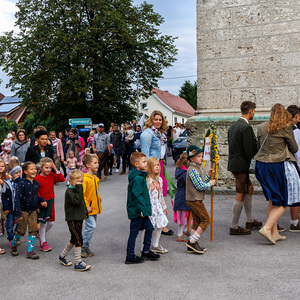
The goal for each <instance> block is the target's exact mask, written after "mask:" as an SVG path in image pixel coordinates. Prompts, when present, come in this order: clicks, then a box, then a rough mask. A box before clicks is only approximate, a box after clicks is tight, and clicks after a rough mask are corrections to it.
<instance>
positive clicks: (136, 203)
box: [0, 130, 215, 271]
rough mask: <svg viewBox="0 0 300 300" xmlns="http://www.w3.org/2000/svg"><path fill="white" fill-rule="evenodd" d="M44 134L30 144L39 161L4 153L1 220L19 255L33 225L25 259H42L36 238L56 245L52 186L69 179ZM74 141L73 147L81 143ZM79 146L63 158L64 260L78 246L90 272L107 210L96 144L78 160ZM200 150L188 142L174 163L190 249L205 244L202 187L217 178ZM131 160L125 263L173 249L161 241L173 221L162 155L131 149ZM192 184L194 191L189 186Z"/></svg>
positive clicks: (181, 222)
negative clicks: (204, 166)
mask: <svg viewBox="0 0 300 300" xmlns="http://www.w3.org/2000/svg"><path fill="white" fill-rule="evenodd" d="M46 135H47V132H45V131H44V130H40V131H37V132H36V142H37V145H36V146H33V147H36V149H37V150H35V148H34V149H31V150H30V151H31V152H30V151H29V152H30V155H31V157H32V158H34V159H33V160H34V161H25V162H24V163H23V164H22V166H21V165H20V163H19V161H18V159H17V158H16V157H11V158H10V160H9V161H8V162H7V163H6V162H5V161H3V160H0V186H1V194H2V195H1V200H2V201H1V202H2V207H1V212H2V217H1V220H4V219H5V227H6V232H7V239H8V241H9V247H10V252H11V254H12V255H13V256H17V255H18V254H19V253H18V246H19V245H20V243H21V238H22V237H23V236H24V235H25V234H26V232H27V231H28V247H27V253H26V257H27V258H29V259H38V258H39V255H38V254H36V253H35V251H34V244H35V240H36V239H37V238H38V241H39V249H40V250H41V251H43V252H49V251H51V250H52V248H51V247H50V246H49V245H48V241H47V238H46V235H47V232H49V230H50V229H51V228H52V227H53V225H54V222H55V192H54V186H55V184H57V183H59V182H64V181H65V177H64V176H63V175H62V174H61V172H60V171H59V170H58V169H57V167H56V165H55V164H54V162H53V159H52V158H50V157H51V153H50V151H49V149H50V148H49V149H48V148H47V147H48V146H47V137H46ZM76 141H77V140H75V141H74V145H73V146H74V147H75V145H77V144H78V145H79V144H80V142H78V143H76ZM70 143H72V142H70ZM74 147H73V148H74ZM73 148H72V147H71V146H70V149H69V150H70V151H69V152H68V158H67V159H66V161H65V165H66V166H67V169H68V172H67V180H68V187H67V190H66V192H65V207H64V208H65V220H66V222H67V226H68V228H69V231H70V235H71V238H70V241H69V242H67V244H66V246H65V248H64V249H63V251H62V252H61V254H60V255H59V257H58V260H59V262H60V263H61V264H62V265H64V266H71V265H73V263H72V262H71V261H69V260H68V258H67V257H68V254H69V252H70V251H71V250H72V248H73V247H74V256H75V261H74V270H76V271H86V270H89V269H90V268H91V266H90V265H88V264H86V263H84V262H83V261H82V259H81V258H82V257H83V258H86V257H90V256H93V255H94V253H93V252H92V251H91V249H90V245H91V241H92V236H93V233H94V232H95V229H96V225H97V216H98V214H100V213H101V209H102V207H101V201H102V200H101V197H100V195H99V178H98V177H97V176H96V175H95V174H96V173H97V171H98V168H99V158H98V156H97V155H95V154H91V153H89V152H90V151H85V154H84V155H83V156H82V157H80V160H81V163H79V162H78V159H77V158H76V157H75V151H73V150H72V149H73ZM30 155H29V156H30ZM27 157H28V155H27ZM201 157H202V150H201V149H199V148H198V147H196V146H193V147H192V148H189V149H188V152H187V153H183V154H182V156H181V157H180V159H179V161H178V163H177V170H176V178H177V179H178V193H177V194H176V198H175V203H174V209H175V214H174V221H175V222H176V223H177V224H178V235H177V241H185V242H187V252H189V253H204V251H205V248H202V247H200V246H199V245H198V243H197V241H198V239H199V238H200V235H201V234H202V233H203V231H204V230H205V229H206V228H207V226H208V225H209V222H210V219H209V216H208V214H207V212H206V210H205V207H204V205H203V203H202V201H201V200H202V199H203V198H204V190H206V189H208V188H210V187H211V186H212V185H214V184H215V182H214V181H210V180H208V177H204V178H203V176H202V174H201V171H200V167H199V165H200V164H201V160H202V158H201ZM130 164H131V165H132V169H131V170H130V172H129V175H128V180H129V184H128V195H127V213H128V218H129V219H130V234H129V238H128V244H127V255H126V260H125V263H126V264H135V263H141V262H144V261H145V260H146V259H149V260H158V259H159V258H160V254H165V253H168V250H167V249H166V248H164V247H163V246H161V245H160V242H159V241H160V236H161V233H162V228H163V227H166V226H167V224H168V219H167V217H166V215H168V210H167V207H166V204H165V200H164V197H163V191H162V179H161V177H160V172H161V170H160V168H161V165H160V162H159V160H158V159H157V158H156V157H150V158H148V159H146V156H145V154H143V153H141V152H133V154H132V155H131V156H130ZM81 167H84V169H85V173H83V172H82V171H81V170H80V168H81ZM210 172H213V170H211V171H210ZM187 186H189V189H190V192H189V193H187V189H186V187H187ZM186 195H187V197H186ZM199 199H201V200H199ZM190 210H191V211H192V212H193V227H192V230H191V235H190V236H188V232H187V224H188V220H189V215H190ZM3 223H4V222H3ZM83 226H84V228H83ZM1 229H2V226H1ZM140 230H142V243H143V245H142V249H141V254H142V255H141V257H140V256H137V255H135V253H134V249H135V241H136V238H137V236H138V234H139V231H140ZM4 253H5V250H4V249H2V248H0V254H4Z"/></svg>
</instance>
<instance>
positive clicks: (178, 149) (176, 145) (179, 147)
mask: <svg viewBox="0 0 300 300" xmlns="http://www.w3.org/2000/svg"><path fill="white" fill-rule="evenodd" d="M187 139H188V136H187V132H186V130H185V131H184V132H183V133H182V134H181V135H180V136H179V138H178V139H177V140H176V141H174V142H173V145H172V156H173V159H174V161H175V163H176V161H177V160H178V158H179V157H180V155H181V153H182V152H183V151H186V144H187Z"/></svg>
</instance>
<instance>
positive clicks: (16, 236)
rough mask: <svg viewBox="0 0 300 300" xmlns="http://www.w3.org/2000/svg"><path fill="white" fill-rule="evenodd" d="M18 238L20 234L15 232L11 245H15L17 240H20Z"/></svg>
mask: <svg viewBox="0 0 300 300" xmlns="http://www.w3.org/2000/svg"><path fill="white" fill-rule="evenodd" d="M20 238H21V236H19V235H18V234H15V235H14V238H13V240H12V241H11V245H12V246H16V244H17V241H18V240H20Z"/></svg>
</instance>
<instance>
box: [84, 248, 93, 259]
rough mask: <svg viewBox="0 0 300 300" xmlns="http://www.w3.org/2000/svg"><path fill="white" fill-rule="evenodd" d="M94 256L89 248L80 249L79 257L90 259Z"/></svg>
mask: <svg viewBox="0 0 300 300" xmlns="http://www.w3.org/2000/svg"><path fill="white" fill-rule="evenodd" d="M94 255H95V254H94V253H93V252H92V251H91V250H90V249H89V247H82V248H81V257H90V256H94Z"/></svg>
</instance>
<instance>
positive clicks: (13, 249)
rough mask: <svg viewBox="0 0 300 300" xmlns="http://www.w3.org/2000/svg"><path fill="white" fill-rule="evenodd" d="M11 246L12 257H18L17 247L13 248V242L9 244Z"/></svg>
mask: <svg viewBox="0 0 300 300" xmlns="http://www.w3.org/2000/svg"><path fill="white" fill-rule="evenodd" d="M9 245H10V253H11V255H12V256H18V255H19V253H18V249H17V246H13V245H12V244H11V242H10V243H9Z"/></svg>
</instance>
